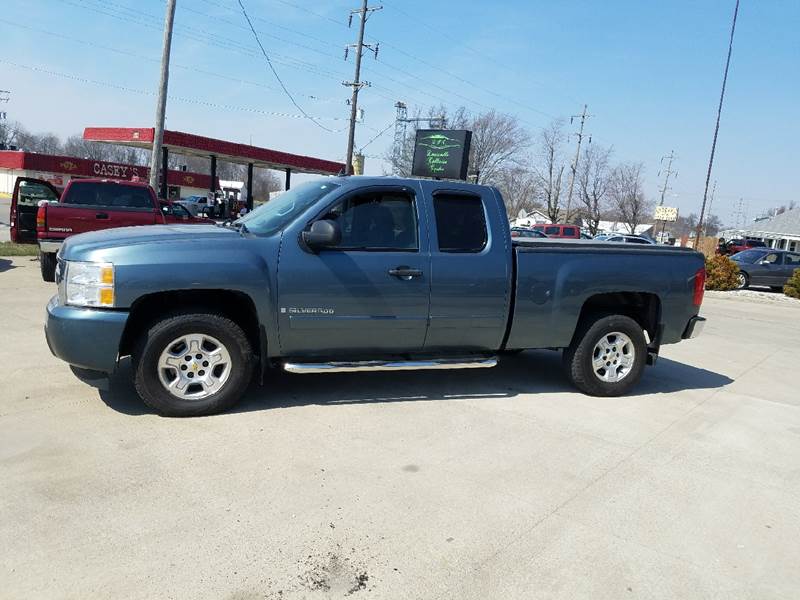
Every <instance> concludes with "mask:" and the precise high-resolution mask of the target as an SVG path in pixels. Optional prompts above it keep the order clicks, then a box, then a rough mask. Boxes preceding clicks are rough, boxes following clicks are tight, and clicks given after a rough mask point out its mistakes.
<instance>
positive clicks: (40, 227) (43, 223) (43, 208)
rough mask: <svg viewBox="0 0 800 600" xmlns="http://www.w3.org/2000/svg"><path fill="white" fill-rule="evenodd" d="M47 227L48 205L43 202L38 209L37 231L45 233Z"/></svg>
mask: <svg viewBox="0 0 800 600" xmlns="http://www.w3.org/2000/svg"><path fill="white" fill-rule="evenodd" d="M46 229H47V205H46V204H42V205H40V206H39V209H38V210H37V211H36V233H39V232H41V233H44V232H45V231H46Z"/></svg>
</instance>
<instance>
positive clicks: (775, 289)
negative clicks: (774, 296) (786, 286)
mask: <svg viewBox="0 0 800 600" xmlns="http://www.w3.org/2000/svg"><path fill="white" fill-rule="evenodd" d="M769 289H771V290H772V291H773V292H781V293H783V286H782V285H773V286H770V288H769Z"/></svg>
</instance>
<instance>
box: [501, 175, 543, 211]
mask: <svg viewBox="0 0 800 600" xmlns="http://www.w3.org/2000/svg"><path fill="white" fill-rule="evenodd" d="M494 185H496V186H497V188H498V189H499V190H500V193H501V194H503V199H504V200H505V203H506V213H507V214H508V218H509V219H516V218H517V216H519V213H520V211H525V212H526V213H527V212H530V211H531V210H533V209H534V208H537V206H536V198H537V196H538V191H539V188H538V181H537V177H536V175H535V174H534V173H533V172H532V171H530V170H529V169H526V168H524V167H521V166H512V167H508V168H505V169H501V170H500V171H499V172H498V173H497V174H496V175H495V177H494Z"/></svg>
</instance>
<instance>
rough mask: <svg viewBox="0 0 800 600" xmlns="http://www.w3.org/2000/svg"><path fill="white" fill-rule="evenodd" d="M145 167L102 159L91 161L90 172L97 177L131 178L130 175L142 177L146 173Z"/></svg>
mask: <svg viewBox="0 0 800 600" xmlns="http://www.w3.org/2000/svg"><path fill="white" fill-rule="evenodd" d="M147 171H148V169H147V168H146V167H136V166H133V165H118V164H114V163H107V162H103V161H99V160H97V161H95V162H94V163H92V173H94V174H95V175H97V176H98V177H114V178H115V179H131V178H132V177H144V176H146V174H147Z"/></svg>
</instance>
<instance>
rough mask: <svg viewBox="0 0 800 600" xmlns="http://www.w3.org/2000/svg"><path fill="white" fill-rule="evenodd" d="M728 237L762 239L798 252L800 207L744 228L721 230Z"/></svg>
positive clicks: (770, 244) (778, 246)
mask: <svg viewBox="0 0 800 600" xmlns="http://www.w3.org/2000/svg"><path fill="white" fill-rule="evenodd" d="M720 236H721V237H724V238H726V239H730V238H736V237H747V238H753V239H757V240H762V241H763V242H764V243H765V244H766V245H767V246H769V247H770V248H778V249H780V250H788V251H789V252H797V251H798V250H800V208H793V209H791V210H787V211H785V212H782V213H781V214H779V215H775V216H774V217H770V218H769V219H762V220H760V221H755V222H753V223H751V224H750V225H748V226H747V227H745V228H744V229H729V230H725V231H721V232H720Z"/></svg>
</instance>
